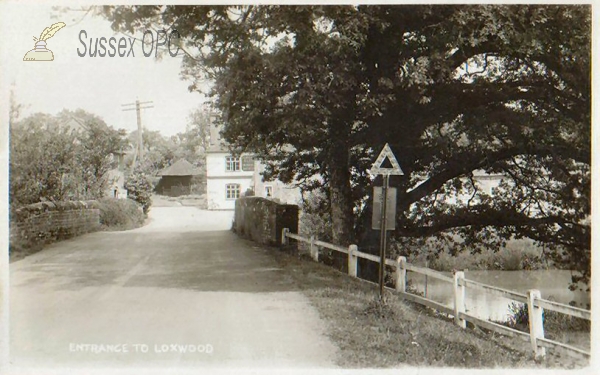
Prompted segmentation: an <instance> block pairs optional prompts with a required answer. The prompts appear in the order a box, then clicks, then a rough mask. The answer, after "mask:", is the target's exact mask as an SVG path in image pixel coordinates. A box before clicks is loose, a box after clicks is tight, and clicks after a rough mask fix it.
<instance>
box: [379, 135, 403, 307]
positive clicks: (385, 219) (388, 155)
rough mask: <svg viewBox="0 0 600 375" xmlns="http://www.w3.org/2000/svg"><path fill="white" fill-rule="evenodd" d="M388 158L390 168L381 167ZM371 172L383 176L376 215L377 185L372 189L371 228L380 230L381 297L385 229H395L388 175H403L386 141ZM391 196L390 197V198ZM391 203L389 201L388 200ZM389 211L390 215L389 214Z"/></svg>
mask: <svg viewBox="0 0 600 375" xmlns="http://www.w3.org/2000/svg"><path fill="white" fill-rule="evenodd" d="M386 159H388V160H389V162H390V163H391V165H392V167H391V168H386V167H382V165H383V163H384V162H385V160H386ZM371 173H373V174H375V175H382V176H383V186H382V187H381V198H380V206H379V207H380V210H381V215H380V216H379V217H377V216H378V215H377V212H376V207H375V206H376V204H375V201H376V199H377V198H379V197H377V195H378V194H377V193H378V190H377V187H376V188H375V189H374V190H373V201H374V202H373V223H372V228H373V229H379V230H380V243H379V297H380V298H382V299H383V291H384V287H385V253H386V248H387V231H388V230H393V229H395V227H396V226H395V221H396V207H395V205H396V189H394V188H390V175H404V172H402V169H401V168H400V164H398V161H397V160H396V156H394V153H393V152H392V149H391V148H390V146H389V145H388V144H387V143H386V144H385V146H384V147H383V150H381V153H380V154H379V156H378V157H377V160H375V163H373V166H372V167H371ZM391 189H393V193H392V194H391V197H390V196H389V195H390V194H389V193H388V191H390V190H391ZM390 198H391V199H390ZM388 201H393V206H394V207H393V212H389V213H388V211H392V209H390V210H388ZM389 203H391V202H389ZM390 213H391V215H390Z"/></svg>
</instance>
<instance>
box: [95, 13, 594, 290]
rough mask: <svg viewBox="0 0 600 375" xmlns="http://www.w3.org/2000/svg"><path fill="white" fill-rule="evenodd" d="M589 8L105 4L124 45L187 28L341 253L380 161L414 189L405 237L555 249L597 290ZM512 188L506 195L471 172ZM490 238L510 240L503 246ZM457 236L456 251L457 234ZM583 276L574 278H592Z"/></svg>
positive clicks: (403, 220)
mask: <svg viewBox="0 0 600 375" xmlns="http://www.w3.org/2000/svg"><path fill="white" fill-rule="evenodd" d="M590 10H591V7H590V6H589V5H560V6H555V5H407V6H397V5H381V6H380V5H361V6H352V5H347V6H345V5H341V6H320V5H316V6H276V5H273V6H251V5H237V6H193V7H190V6H186V7H178V6H161V7H158V6H156V7H129V6H117V7H104V8H102V10H101V12H100V13H101V14H102V15H103V16H105V17H106V18H108V19H109V20H111V21H112V25H113V28H114V29H116V30H120V31H127V32H139V33H142V32H143V30H144V29H145V28H146V27H148V25H152V26H155V27H158V28H162V27H165V28H175V29H177V30H178V32H179V33H180V35H182V43H183V44H182V49H183V51H185V56H184V59H183V67H182V75H183V76H184V77H185V78H187V79H188V80H190V81H191V88H192V89H199V83H200V82H203V81H204V80H205V79H206V78H211V79H213V80H214V82H215V85H214V90H213V94H214V95H215V96H216V97H217V101H216V104H217V107H218V109H219V110H220V111H221V112H222V117H223V118H222V120H223V122H224V125H225V127H224V136H225V139H226V140H227V141H229V142H230V143H231V144H232V146H233V147H234V148H235V149H236V150H238V151H246V152H253V153H255V154H256V155H258V156H259V157H260V158H261V159H262V160H263V161H264V162H265V163H266V164H267V168H266V171H265V177H266V178H274V177H276V178H279V179H280V180H281V181H284V182H292V181H295V182H297V183H299V184H300V185H301V186H302V187H303V189H305V190H311V189H315V188H320V187H325V188H326V189H327V190H328V194H329V210H330V212H329V213H330V214H331V222H332V228H333V229H332V235H333V242H336V243H338V244H340V245H347V244H348V243H350V242H354V241H355V234H358V235H359V238H358V240H360V239H361V237H364V235H365V234H367V233H368V232H369V231H370V229H369V220H370V218H369V215H368V214H367V213H368V212H370V211H369V210H370V207H369V206H370V199H369V198H370V191H369V187H370V185H371V183H372V177H371V176H370V175H369V173H368V169H369V167H370V164H371V163H372V161H373V160H374V159H375V157H376V155H377V153H378V152H379V150H381V148H382V146H383V145H384V144H385V143H386V142H388V143H389V144H390V146H391V147H392V149H393V150H394V151H395V152H396V156H397V158H398V160H399V163H400V165H401V166H402V169H403V170H404V172H405V176H403V177H402V178H397V179H395V180H393V181H392V184H393V185H395V186H397V187H398V192H399V194H398V199H397V211H398V212H399V213H400V214H399V215H398V223H397V228H398V229H397V230H396V231H395V232H394V236H395V237H397V238H426V237H430V236H437V237H440V236H441V237H444V236H449V235H452V236H459V237H461V238H463V239H464V241H465V243H467V244H468V245H469V246H472V247H478V246H479V247H485V246H487V247H489V246H492V247H495V248H499V247H500V246H501V245H502V244H503V243H504V242H505V241H506V240H507V239H508V238H511V237H516V238H525V237H528V238H531V239H533V240H535V241H539V242H540V243H545V244H547V248H548V250H549V251H550V252H551V253H552V254H553V260H554V261H555V262H557V263H560V264H563V265H564V266H565V267H569V268H572V269H575V270H578V271H579V272H580V273H581V276H580V278H581V279H582V280H584V281H587V280H589V276H590V272H591V267H590V264H591V263H590V257H591V251H590V235H591V227H590V221H589V217H590V211H591V209H590V205H591V191H590V184H591V178H590V159H591V152H590V149H591V142H590V128H591V126H590V124H591V80H590V68H591V65H590V46H591V11H590ZM477 171H483V172H485V173H488V174H501V175H502V176H504V179H503V181H502V183H501V184H500V186H499V187H498V189H496V193H495V195H494V197H493V199H492V197H491V196H490V195H489V194H487V193H485V191H483V190H482V189H480V188H479V186H478V183H477V182H476V181H475V180H474V179H473V174H474V173H475V172H477ZM491 227H493V228H495V230H493V231H491V230H490V228H491ZM446 239H447V237H446ZM577 279H578V278H575V280H574V281H577Z"/></svg>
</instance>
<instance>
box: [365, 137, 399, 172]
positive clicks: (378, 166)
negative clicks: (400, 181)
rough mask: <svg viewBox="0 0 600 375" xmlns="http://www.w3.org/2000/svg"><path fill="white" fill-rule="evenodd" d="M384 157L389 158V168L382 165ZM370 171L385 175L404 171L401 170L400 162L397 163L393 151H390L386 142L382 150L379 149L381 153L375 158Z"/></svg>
mask: <svg viewBox="0 0 600 375" xmlns="http://www.w3.org/2000/svg"><path fill="white" fill-rule="evenodd" d="M386 159H387V160H389V163H391V165H392V167H391V168H385V167H383V163H384V162H385V160H386ZM371 173H373V174H387V175H404V172H402V168H400V164H398V160H396V156H394V153H393V152H392V149H391V148H390V145H389V144H387V143H386V144H385V146H383V150H381V153H380V154H379V156H378V157H377V160H375V163H373V166H372V167H371Z"/></svg>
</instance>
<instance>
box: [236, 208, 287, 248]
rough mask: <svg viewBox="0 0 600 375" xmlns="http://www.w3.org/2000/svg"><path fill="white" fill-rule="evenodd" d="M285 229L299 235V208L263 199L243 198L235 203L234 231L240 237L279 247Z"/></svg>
mask: <svg viewBox="0 0 600 375" xmlns="http://www.w3.org/2000/svg"><path fill="white" fill-rule="evenodd" d="M283 228H289V229H290V232H291V233H298V206H296V205H293V204H279V203H277V202H274V201H272V200H270V199H266V198H261V197H242V198H239V199H237V200H236V201H235V216H234V222H233V230H234V231H235V232H236V233H237V234H238V235H239V236H242V237H245V238H249V239H251V240H253V241H255V242H258V243H261V244H264V245H270V246H279V245H280V244H281V232H282V230H283Z"/></svg>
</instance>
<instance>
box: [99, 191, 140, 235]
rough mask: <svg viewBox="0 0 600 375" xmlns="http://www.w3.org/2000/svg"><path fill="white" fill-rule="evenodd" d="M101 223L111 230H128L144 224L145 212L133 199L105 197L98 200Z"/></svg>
mask: <svg viewBox="0 0 600 375" xmlns="http://www.w3.org/2000/svg"><path fill="white" fill-rule="evenodd" d="M98 208H99V209H100V224H101V225H102V226H104V227H105V228H106V229H109V230H128V229H134V228H138V227H140V226H142V224H143V223H144V214H143V213H142V211H141V210H140V206H139V205H138V204H137V203H135V202H134V201H133V200H131V199H114V198H103V199H100V200H99V202H98Z"/></svg>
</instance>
